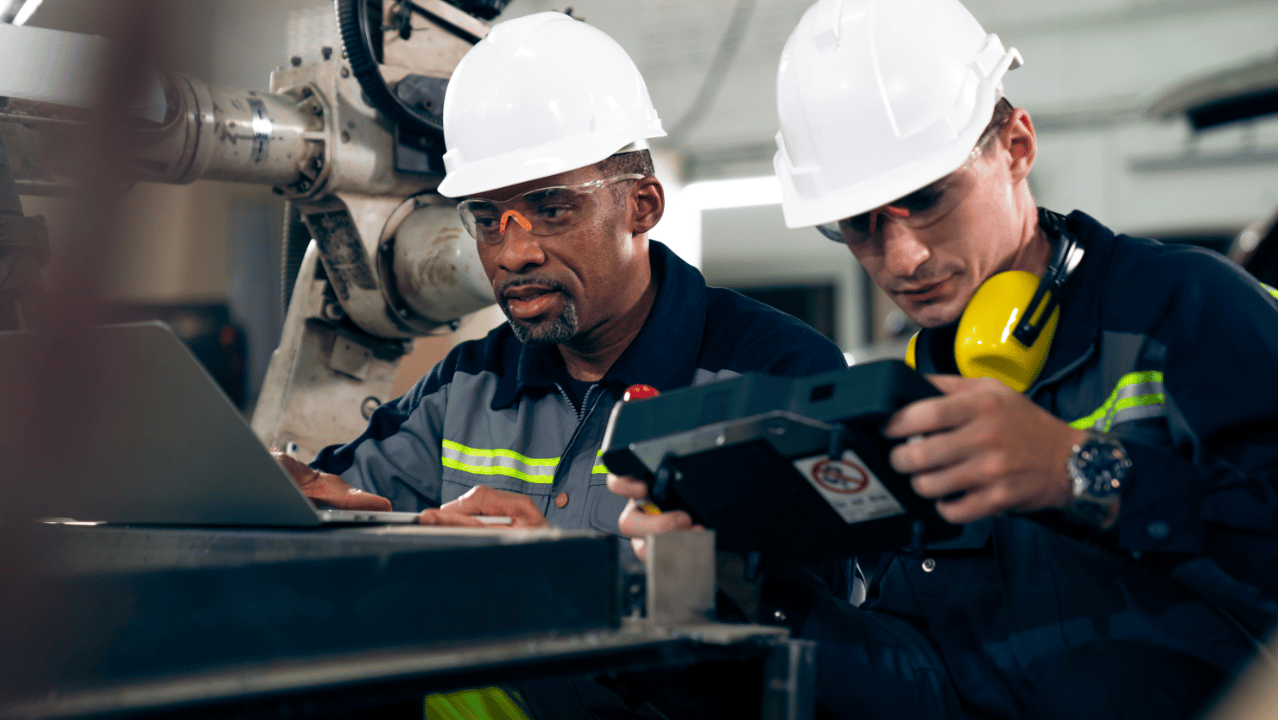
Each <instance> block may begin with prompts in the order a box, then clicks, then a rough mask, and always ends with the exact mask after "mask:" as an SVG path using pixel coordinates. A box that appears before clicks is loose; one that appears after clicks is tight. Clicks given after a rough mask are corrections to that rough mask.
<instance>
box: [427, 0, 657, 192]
mask: <svg viewBox="0 0 1278 720" xmlns="http://www.w3.org/2000/svg"><path fill="white" fill-rule="evenodd" d="M665 134H666V133H665V131H664V130H662V129H661V119H660V118H658V117H657V111H656V110H655V109H654V108H653V107H652V100H651V98H650V97H649V96H648V88H647V86H646V85H645V84H644V81H643V77H642V76H641V75H640V74H639V70H638V68H636V67H635V64H634V62H633V61H632V60H631V59H630V56H629V55H627V54H626V51H625V50H623V49H622V48H621V46H620V45H618V44H617V42H616V41H615V40H613V39H612V38H610V37H608V35H606V34H604V33H603V32H602V31H600V30H598V29H596V28H593V27H591V26H589V25H587V24H585V23H583V22H580V21H577V20H574V19H572V18H570V17H568V16H567V15H564V14H563V13H557V12H543V13H537V14H535V15H528V16H525V17H522V18H517V19H515V20H509V21H507V22H503V23H498V24H497V25H494V26H493V28H492V30H491V31H490V32H489V33H488V37H486V38H484V39H483V40H481V41H479V43H477V44H476V45H475V47H473V48H471V50H470V52H468V53H466V56H465V57H464V58H462V61H461V62H460V63H458V65H457V68H456V69H455V70H454V71H453V76H452V79H451V80H450V81H449V83H448V92H447V94H446V95H445V96H444V143H445V145H446V146H447V152H445V154H444V167H445V169H446V170H447V172H448V174H447V176H446V177H445V178H444V181H443V182H442V183H440V186H439V193H440V194H441V195H444V196H446V197H459V196H462V195H473V194H475V193H479V192H485V191H489V190H495V189H497V188H502V187H507V186H509V185H515V184H518V183H522V182H527V181H529V180H536V179H538V178H543V177H548V176H550V175H555V174H558V173H561V172H566V171H568V170H575V169H577V168H580V167H585V166H587V165H591V164H593V163H596V162H599V161H600V160H603V159H604V158H606V157H608V156H609V155H612V154H614V153H616V152H617V151H618V150H621V149H622V148H623V147H628V146H631V145H632V144H634V145H633V147H630V149H642V148H646V147H647V143H646V141H647V139H648V138H654V137H661V136H664V135H665Z"/></svg>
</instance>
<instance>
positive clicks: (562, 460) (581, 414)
mask: <svg viewBox="0 0 1278 720" xmlns="http://www.w3.org/2000/svg"><path fill="white" fill-rule="evenodd" d="M555 387H556V388H559V393H560V394H561V395H563V396H564V399H565V400H567V401H568V404H569V405H572V404H573V402H572V398H570V397H568V393H566V392H564V388H563V386H562V385H560V384H559V383H555ZM597 387H599V383H595V384H593V385H591V386H590V387H589V388H587V389H586V394H585V396H584V397H582V398H581V409H580V410H578V411H577V429H576V430H573V432H572V437H571V438H569V439H568V444H567V445H565V446H564V451H563V453H562V454H561V455H560V456H559V465H558V467H557V468H556V472H555V479H554V481H553V483H555V484H557V483H558V482H559V480H560V479H561V477H560V475H559V471H560V470H561V469H563V468H567V467H568V463H567V462H566V460H567V458H568V454H569V452H571V451H572V447H573V445H575V444H577V437H578V436H580V435H581V429H582V428H583V427H585V426H586V420H587V419H589V418H590V415H591V414H592V413H593V412H594V411H595V406H596V405H598V404H599V399H598V398H595V402H594V403H592V404H591V405H590V407H589V409H587V407H586V403H587V402H588V401H589V400H590V396H591V395H593V394H594V392H595V388H597ZM601 394H602V393H601ZM587 484H589V483H587Z"/></svg>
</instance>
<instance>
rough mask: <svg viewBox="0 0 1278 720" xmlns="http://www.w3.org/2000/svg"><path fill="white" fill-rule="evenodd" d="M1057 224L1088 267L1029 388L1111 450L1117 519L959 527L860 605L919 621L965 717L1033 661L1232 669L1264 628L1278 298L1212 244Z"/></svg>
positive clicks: (895, 561) (1276, 546) (1277, 440)
mask: <svg viewBox="0 0 1278 720" xmlns="http://www.w3.org/2000/svg"><path fill="white" fill-rule="evenodd" d="M1068 226H1069V228H1070V229H1071V230H1072V231H1073V232H1074V233H1075V234H1076V235H1077V236H1078V238H1079V241H1080V243H1081V244H1082V246H1083V247H1084V248H1085V249H1086V255H1085V256H1084V258H1083V260H1082V263H1081V264H1080V265H1079V266H1078V268H1077V269H1076V270H1075V271H1074V273H1073V274H1072V275H1071V276H1070V278H1069V279H1068V281H1067V282H1066V284H1065V286H1064V288H1063V289H1062V293H1061V320H1060V325H1059V328H1058V330H1057V333H1056V336H1055V338H1054V341H1053V344H1052V348H1051V351H1050V353H1049V355H1048V358H1047V361H1046V364H1045V366H1044V369H1043V373H1042V374H1041V375H1040V379H1039V380H1038V381H1037V382H1036V383H1035V384H1034V385H1033V386H1032V387H1031V388H1030V389H1029V391H1028V392H1027V395H1028V396H1029V397H1030V398H1031V399H1032V400H1033V401H1034V402H1035V403H1037V404H1038V405H1039V406H1041V407H1043V408H1045V409H1046V410H1048V411H1049V412H1051V413H1052V414H1053V415H1054V416H1056V417H1058V418H1061V419H1063V420H1065V421H1067V422H1070V423H1071V424H1072V425H1074V426H1075V427H1094V428H1097V429H1099V430H1102V431H1107V432H1109V433H1111V434H1112V435H1114V436H1116V437H1118V438H1119V439H1121V441H1122V442H1123V444H1124V446H1125V447H1126V449H1127V452H1128V454H1129V456H1130V458H1131V460H1132V463H1133V466H1132V469H1131V473H1130V475H1129V476H1128V480H1127V482H1126V485H1125V487H1124V489H1123V496H1122V513H1121V515H1120V517H1119V519H1118V521H1117V522H1116V524H1115V525H1114V526H1113V527H1112V528H1110V529H1109V530H1107V531H1104V532H1097V531H1088V530H1086V529H1084V528H1083V527H1081V526H1078V525H1074V524H1072V523H1069V522H1067V521H1065V520H1064V519H1063V518H1062V516H1061V514H1060V513H1059V512H1055V511H1052V512H1043V513H1038V514H1035V515H1033V516H1024V515H1022V516H1015V515H1011V516H1004V517H999V518H993V519H990V520H986V521H981V522H978V523H973V524H972V525H969V526H968V527H967V528H965V533H964V536H963V537H962V538H960V539H959V540H957V541H953V542H951V543H949V544H943V545H938V546H933V547H930V548H929V549H927V550H926V551H925V552H924V553H922V554H920V555H907V554H902V553H888V554H886V555H885V556H884V558H882V560H881V562H880V563H879V570H878V572H876V574H875V578H874V580H873V582H872V584H871V587H870V596H869V599H868V600H867V602H866V603H865V604H864V605H863V606H862V607H863V608H864V609H866V610H869V611H870V612H883V613H889V614H891V615H894V616H898V617H904V618H906V619H908V620H909V621H910V622H911V623H913V624H915V626H917V627H921V628H924V629H925V632H926V634H927V635H928V636H929V637H930V638H931V640H932V641H933V643H934V644H935V645H936V647H937V649H938V651H939V652H940V654H941V656H942V658H943V659H944V661H945V664H946V666H947V668H948V669H949V671H950V673H951V677H952V678H953V680H954V682H955V685H956V687H957V688H959V692H960V695H961V696H962V697H963V702H964V704H965V705H967V706H968V707H969V708H970V709H972V710H974V711H976V712H978V713H980V712H981V711H982V710H984V711H986V712H989V713H991V714H995V715H997V714H999V712H1001V710H1000V709H1006V708H1008V707H1016V706H1017V705H1018V704H1019V701H1020V699H1021V698H1020V697H1019V696H1020V695H1021V693H1022V691H1023V690H1024V688H1026V687H1027V686H1029V685H1031V684H1032V683H1033V682H1034V678H1032V677H1028V675H1029V674H1031V673H1032V671H1031V670H1030V668H1031V667H1033V665H1034V661H1035V660H1036V659H1038V658H1040V657H1041V656H1044V655H1050V654H1054V653H1058V652H1062V651H1065V650H1068V649H1070V648H1075V647H1078V646H1081V645H1086V644H1088V643H1091V642H1096V641H1100V640H1107V639H1126V640H1135V641H1139V642H1147V643H1151V644H1155V645H1159V646H1163V647H1168V648H1171V649H1174V650H1177V651H1180V652H1184V653H1187V654H1189V655H1192V656H1194V657H1196V658H1199V659H1201V660H1204V661H1206V662H1208V663H1209V664H1212V665H1214V666H1216V667H1219V668H1221V669H1223V670H1226V671H1232V670H1234V669H1236V667H1237V666H1238V664H1239V663H1241V662H1243V661H1244V660H1245V659H1246V658H1247V657H1248V655H1249V654H1250V652H1251V651H1252V649H1253V646H1252V645H1251V644H1250V643H1249V642H1248V640H1247V637H1246V635H1247V634H1252V635H1256V636H1260V637H1265V636H1267V634H1268V632H1269V631H1270V629H1271V628H1272V627H1273V625H1274V622H1275V619H1278V300H1276V299H1275V297H1274V294H1273V291H1272V289H1270V288H1266V287H1265V286H1262V285H1261V284H1260V283H1258V282H1256V280H1255V279H1253V278H1252V277H1250V276H1248V275H1247V274H1245V273H1244V272H1243V271H1242V270H1241V269H1240V268H1238V267H1237V266H1236V265H1234V264H1232V263H1230V262H1228V261H1227V260H1225V259H1224V258H1222V257H1220V256H1219V255H1217V254H1215V253H1212V252H1210V251H1206V250H1202V249H1200V248H1196V247H1188V246H1169V245H1163V244H1160V243H1157V242H1154V241H1152V240H1143V239H1136V238H1131V237H1127V236H1125V235H1119V236H1115V235H1114V234H1113V233H1112V232H1110V231H1109V230H1108V229H1106V228H1105V227H1103V226H1101V225H1100V224H1099V223H1098V222H1096V221H1095V220H1093V219H1092V218H1090V217H1088V216H1087V215H1085V214H1083V213H1081V212H1074V213H1072V214H1071V215H1070V216H1069V217H1068ZM1244 630H1245V631H1246V632H1243V631H1244Z"/></svg>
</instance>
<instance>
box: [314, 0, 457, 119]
mask: <svg viewBox="0 0 1278 720" xmlns="http://www.w3.org/2000/svg"><path fill="white" fill-rule="evenodd" d="M334 5H335V9H336V11H337V30H338V34H339V35H340V36H341V39H342V50H343V51H345V53H346V60H347V62H349V63H350V65H351V74H353V75H354V76H355V79H356V80H357V81H359V86H360V89H362V90H363V91H364V95H366V96H367V97H368V103H369V105H372V106H373V107H374V108H375V109H376V110H378V111H379V112H381V113H382V114H383V115H385V116H386V117H388V118H390V119H391V121H392V122H394V123H395V124H396V125H399V126H400V127H401V128H402V129H404V130H408V131H410V132H413V133H415V134H417V135H425V136H428V137H439V138H442V137H443V133H444V127H443V125H441V124H440V123H438V122H436V121H435V120H434V119H432V118H427V117H424V116H422V115H421V114H419V113H417V112H415V111H414V110H413V109H412V108H411V107H409V106H408V105H405V104H404V101H402V100H400V99H399V98H398V97H397V96H396V95H395V93H393V92H391V90H390V87H389V86H387V85H386V79H385V78H383V77H382V71H381V68H380V67H379V66H378V62H377V57H376V56H375V55H374V53H373V38H372V34H371V32H370V23H369V21H368V0H334ZM379 25H380V23H379Z"/></svg>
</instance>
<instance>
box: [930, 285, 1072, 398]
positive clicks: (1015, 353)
mask: <svg viewBox="0 0 1278 720" xmlns="http://www.w3.org/2000/svg"><path fill="white" fill-rule="evenodd" d="M1038 285H1039V277H1038V276H1037V275H1035V274H1034V273H1029V272H1024V271H1021V270H1009V271H1008V272H1001V273H998V274H997V275H994V276H993V277H991V278H990V279H989V280H986V281H985V282H984V283H982V284H981V286H980V287H979V288H977V290H976V294H975V295H973V296H972V299H971V301H970V302H968V304H967V309H965V310H964V311H963V317H962V318H960V319H959V325H958V331H957V333H955V339H954V361H955V362H956V363H957V364H958V368H959V372H960V373H962V374H963V377H992V378H994V379H995V380H998V381H999V382H1001V383H1003V384H1004V385H1007V386H1008V387H1010V388H1012V389H1013V390H1015V391H1016V392H1025V391H1026V390H1028V389H1029V386H1030V385H1031V384H1033V382H1034V380H1035V379H1036V378H1037V377H1038V374H1039V372H1040V371H1042V369H1043V363H1044V362H1045V361H1046V360H1047V351H1048V350H1049V349H1050V348H1051V346H1052V336H1053V335H1055V334H1056V323H1057V322H1058V321H1059V320H1060V315H1061V311H1060V307H1059V306H1056V307H1053V308H1052V315H1051V317H1050V318H1048V320H1047V324H1046V325H1045V326H1044V327H1043V331H1042V333H1040V334H1039V336H1038V337H1037V338H1036V339H1035V340H1034V343H1033V344H1032V345H1030V346H1029V347H1026V346H1025V345H1024V344H1022V343H1021V341H1020V340H1017V339H1016V338H1014V337H1012V331H1013V330H1014V329H1015V328H1016V325H1017V323H1019V322H1021V321H1022V320H1023V319H1024V318H1023V317H1022V315H1023V314H1024V313H1025V308H1026V307H1027V306H1028V305H1029V304H1030V301H1031V300H1032V299H1033V297H1034V291H1035V290H1036V289H1037V288H1038ZM1047 306H1048V305H1047V304H1046V303H1040V304H1039V305H1038V312H1040V313H1041V312H1042V311H1043V308H1045V307H1047ZM1031 320H1033V321H1036V322H1037V321H1038V320H1039V318H1037V317H1036V318H1031ZM907 357H908V358H910V359H911V360H913V359H914V340H913V339H911V340H910V346H909V349H908V350H907Z"/></svg>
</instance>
